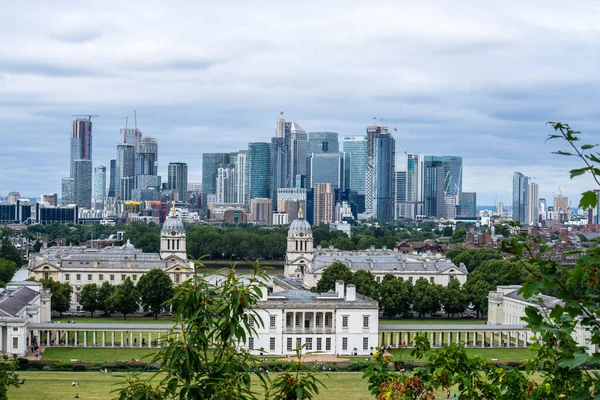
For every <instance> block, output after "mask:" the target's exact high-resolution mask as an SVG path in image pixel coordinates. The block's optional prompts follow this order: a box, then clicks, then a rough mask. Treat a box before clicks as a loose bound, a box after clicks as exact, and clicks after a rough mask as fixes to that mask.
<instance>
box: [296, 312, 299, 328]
mask: <svg viewBox="0 0 600 400" xmlns="http://www.w3.org/2000/svg"><path fill="white" fill-rule="evenodd" d="M296 326H300V314H296Z"/></svg>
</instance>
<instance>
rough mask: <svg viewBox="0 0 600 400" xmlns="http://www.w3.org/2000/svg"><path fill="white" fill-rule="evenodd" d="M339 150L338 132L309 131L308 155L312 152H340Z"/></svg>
mask: <svg viewBox="0 0 600 400" xmlns="http://www.w3.org/2000/svg"><path fill="white" fill-rule="evenodd" d="M339 151H340V143H339V141H338V134H337V132H308V157H310V155H311V154H312V153H315V154H318V153H338V152H339Z"/></svg>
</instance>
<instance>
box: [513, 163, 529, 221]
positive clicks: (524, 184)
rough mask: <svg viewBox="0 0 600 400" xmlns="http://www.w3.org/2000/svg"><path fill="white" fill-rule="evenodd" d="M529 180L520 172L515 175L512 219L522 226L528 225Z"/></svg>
mask: <svg viewBox="0 0 600 400" xmlns="http://www.w3.org/2000/svg"><path fill="white" fill-rule="evenodd" d="M528 188H529V179H528V177H526V176H525V175H523V174H522V173H520V172H515V173H514V174H513V197H512V208H513V209H512V219H513V221H518V222H519V223H521V224H522V225H525V224H526V223H527V220H528V217H527V211H528V209H529V207H528V201H529V195H528Z"/></svg>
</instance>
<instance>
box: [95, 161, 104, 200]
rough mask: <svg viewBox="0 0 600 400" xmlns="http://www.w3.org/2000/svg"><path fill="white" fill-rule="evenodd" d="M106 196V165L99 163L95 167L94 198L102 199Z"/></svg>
mask: <svg viewBox="0 0 600 400" xmlns="http://www.w3.org/2000/svg"><path fill="white" fill-rule="evenodd" d="M105 197H106V166H104V165H99V166H97V167H95V168H94V192H93V194H92V198H93V199H94V200H101V199H103V198H105Z"/></svg>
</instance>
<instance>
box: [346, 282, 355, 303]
mask: <svg viewBox="0 0 600 400" xmlns="http://www.w3.org/2000/svg"><path fill="white" fill-rule="evenodd" d="M346 301H356V286H355V285H353V284H349V285H348V286H346Z"/></svg>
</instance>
